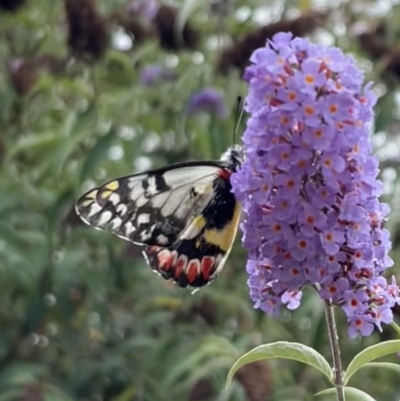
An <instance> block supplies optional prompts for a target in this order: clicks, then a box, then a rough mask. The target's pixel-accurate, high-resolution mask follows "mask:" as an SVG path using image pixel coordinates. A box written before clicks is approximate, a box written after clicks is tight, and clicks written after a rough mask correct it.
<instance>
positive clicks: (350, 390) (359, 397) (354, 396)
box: [315, 387, 376, 401]
mask: <svg viewBox="0 0 400 401" xmlns="http://www.w3.org/2000/svg"><path fill="white" fill-rule="evenodd" d="M344 394H345V396H346V401H376V400H375V398H372V397H371V396H370V395H369V394H367V393H364V391H361V390H359V389H357V388H354V387H345V389H344ZM321 395H322V396H324V395H328V396H330V395H331V396H332V397H330V398H329V399H330V400H332V401H335V400H336V389H335V388H329V389H327V390H323V391H320V392H319V393H317V394H315V396H316V397H319V396H321Z"/></svg>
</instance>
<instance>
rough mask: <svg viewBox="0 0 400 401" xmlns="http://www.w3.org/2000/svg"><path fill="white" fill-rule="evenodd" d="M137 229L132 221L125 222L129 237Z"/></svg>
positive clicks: (126, 232)
mask: <svg viewBox="0 0 400 401" xmlns="http://www.w3.org/2000/svg"><path fill="white" fill-rule="evenodd" d="M135 231H136V228H135V227H134V226H133V224H132V223H131V222H130V221H128V222H127V223H125V234H126V236H127V237H129V236H130V235H131V234H132V233H133V232H135Z"/></svg>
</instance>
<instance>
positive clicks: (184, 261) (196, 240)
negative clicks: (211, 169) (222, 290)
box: [143, 184, 240, 287]
mask: <svg viewBox="0 0 400 401" xmlns="http://www.w3.org/2000/svg"><path fill="white" fill-rule="evenodd" d="M219 185H220V184H219ZM225 191H227V192H225ZM217 193H220V195H221V196H220V197H214V198H213V199H212V200H211V201H210V203H209V204H208V205H207V206H206V208H205V209H204V210H203V211H202V212H201V213H200V215H198V216H197V217H196V218H195V219H193V220H192V221H191V223H190V224H189V225H188V227H187V228H186V229H185V231H184V232H183V233H182V235H181V236H180V237H179V239H178V240H177V242H176V243H174V244H173V245H172V246H168V247H161V246H157V245H156V246H147V247H145V249H144V251H143V253H144V255H145V258H146V259H147V261H148V263H149V265H150V266H151V267H152V269H153V270H155V271H156V272H158V273H159V274H161V276H163V277H164V278H165V279H172V280H173V281H175V282H176V283H177V284H178V285H179V286H181V287H187V286H190V287H202V286H204V285H206V284H208V283H210V282H211V281H212V280H214V279H215V278H216V277H217V276H218V274H219V273H220V272H221V271H222V269H223V267H224V264H225V261H226V259H227V258H228V256H229V253H230V251H231V248H232V244H233V241H234V239H235V236H236V232H237V228H238V224H239V219H240V207H239V204H238V203H237V202H236V201H235V198H234V197H233V194H232V193H231V192H230V191H228V190H227V189H225V188H223V187H221V188H219V189H217Z"/></svg>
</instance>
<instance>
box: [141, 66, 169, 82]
mask: <svg viewBox="0 0 400 401" xmlns="http://www.w3.org/2000/svg"><path fill="white" fill-rule="evenodd" d="M175 76H176V73H175V71H174V70H172V69H171V68H168V67H164V66H163V65H160V64H151V65H148V66H146V67H144V68H143V70H142V72H141V74H140V78H139V80H140V82H141V84H142V85H144V86H152V85H154V84H155V83H156V82H157V81H158V80H165V81H170V80H172V79H174V78H175Z"/></svg>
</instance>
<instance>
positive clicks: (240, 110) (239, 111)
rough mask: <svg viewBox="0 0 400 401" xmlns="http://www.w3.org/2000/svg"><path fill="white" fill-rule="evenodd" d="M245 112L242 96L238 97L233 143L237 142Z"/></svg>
mask: <svg viewBox="0 0 400 401" xmlns="http://www.w3.org/2000/svg"><path fill="white" fill-rule="evenodd" d="M243 112H244V102H243V98H242V96H238V97H237V102H236V110H235V126H234V128H233V143H235V142H236V133H237V131H238V129H239V125H240V121H241V120H242V117H243Z"/></svg>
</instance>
